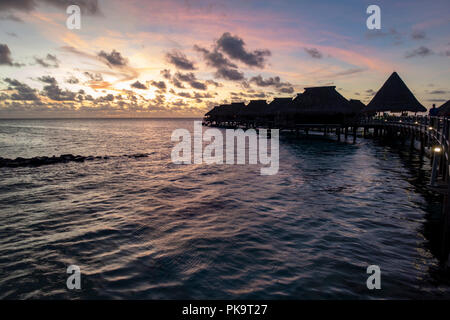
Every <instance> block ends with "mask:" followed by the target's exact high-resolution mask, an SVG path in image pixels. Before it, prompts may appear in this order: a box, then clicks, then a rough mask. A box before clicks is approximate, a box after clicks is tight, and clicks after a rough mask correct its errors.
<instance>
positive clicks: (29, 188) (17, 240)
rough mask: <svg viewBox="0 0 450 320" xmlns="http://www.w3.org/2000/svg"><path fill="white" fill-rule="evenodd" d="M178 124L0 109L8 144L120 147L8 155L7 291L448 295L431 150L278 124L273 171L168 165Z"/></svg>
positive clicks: (0, 247)
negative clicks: (301, 133)
mask: <svg viewBox="0 0 450 320" xmlns="http://www.w3.org/2000/svg"><path fill="white" fill-rule="evenodd" d="M177 128H187V129H189V130H192V128H193V120H164V119H160V120H145V119H144V120H125V119H124V120H81V119H78V120H77V119H74V120H0V157H3V158H16V157H24V158H29V157H34V156H52V155H57V156H58V155H61V154H69V153H70V154H74V155H78V154H79V155H83V156H91V155H92V156H97V155H101V156H104V155H108V156H117V157H110V158H109V159H95V160H92V161H86V162H68V163H59V164H52V165H45V166H40V167H18V168H0V219H1V223H0V298H2V299H5V298H8V299H13V298H20V299H37V298H44V299H48V298H52V299H53V298H56V299H60V298H73V299H93V298H107V299H109V298H114V299H117V298H134V299H183V298H193V299H221V298H225V299H229V298H230V299H244V298H245V299H254V298H256V299H388V298H400V299H410V298H414V299H423V298H425V299H427V298H450V284H449V281H448V277H447V276H446V275H445V274H444V273H443V272H442V271H441V268H440V266H439V262H440V261H439V260H438V259H437V256H438V252H439V249H438V248H437V247H436V243H437V242H439V241H438V240H436V235H435V232H436V230H437V229H438V228H436V225H437V224H438V215H439V210H440V205H439V198H438V197H436V196H433V195H432V194H430V193H429V192H428V191H426V188H425V185H426V183H428V181H429V180H428V179H429V177H428V174H429V173H428V172H429V167H430V162H429V159H427V158H425V159H424V160H421V159H420V157H419V156H418V155H417V154H416V153H410V152H409V150H408V149H407V148H400V147H397V146H392V145H387V144H384V143H381V142H377V141H373V140H368V139H367V140H363V139H358V141H357V143H356V144H354V145H353V144H351V143H350V142H349V143H345V142H336V141H331V140H330V139H324V138H321V137H309V138H300V139H297V138H295V137H293V136H289V135H282V136H281V138H280V170H279V173H278V174H276V175H273V176H261V175H260V170H259V169H260V166H259V165H206V164H199V165H176V164H173V163H172V162H171V160H170V153H171V149H172V147H173V145H174V143H173V142H172V141H171V139H170V136H171V133H172V131H173V130H174V129H177ZM205 129H206V128H205ZM138 153H148V154H149V156H148V157H145V158H137V159H134V158H127V157H123V156H122V155H124V154H138ZM73 264H74V265H78V266H79V267H80V268H81V279H82V280H81V285H82V289H81V290H78V291H70V290H68V289H67V288H66V279H67V277H68V276H69V275H68V274H67V273H66V268H67V267H68V266H69V265H73ZM369 265H378V266H380V268H381V286H382V289H381V290H373V291H371V290H368V289H367V287H366V280H367V277H368V276H369V275H368V274H366V268H367V267H368V266H369Z"/></svg>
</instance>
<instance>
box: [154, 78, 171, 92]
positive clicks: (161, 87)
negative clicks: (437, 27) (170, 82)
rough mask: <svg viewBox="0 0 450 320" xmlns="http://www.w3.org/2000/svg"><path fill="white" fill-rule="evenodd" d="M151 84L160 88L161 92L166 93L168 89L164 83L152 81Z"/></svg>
mask: <svg viewBox="0 0 450 320" xmlns="http://www.w3.org/2000/svg"><path fill="white" fill-rule="evenodd" d="M150 84H151V85H152V86H154V87H156V88H158V89H159V90H162V91H164V92H165V91H166V89H167V86H166V83H165V82H164V81H154V80H152V81H150Z"/></svg>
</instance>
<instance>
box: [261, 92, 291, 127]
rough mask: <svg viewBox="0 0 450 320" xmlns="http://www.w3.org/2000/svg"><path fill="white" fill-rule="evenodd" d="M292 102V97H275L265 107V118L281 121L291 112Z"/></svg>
mask: <svg viewBox="0 0 450 320" xmlns="http://www.w3.org/2000/svg"><path fill="white" fill-rule="evenodd" d="M292 102H293V100H292V98H274V99H273V100H272V102H270V103H269V105H268V106H267V108H265V113H264V117H265V119H266V120H268V121H271V122H274V121H279V120H280V119H282V118H283V117H285V116H286V115H287V114H289V113H290V111H291V109H292Z"/></svg>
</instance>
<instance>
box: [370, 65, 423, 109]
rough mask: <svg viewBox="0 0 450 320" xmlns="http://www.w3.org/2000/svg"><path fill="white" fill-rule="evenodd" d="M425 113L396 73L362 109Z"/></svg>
mask: <svg viewBox="0 0 450 320" xmlns="http://www.w3.org/2000/svg"><path fill="white" fill-rule="evenodd" d="M407 111H409V112H414V113H416V112H426V111H427V109H426V108H425V107H424V106H423V105H422V104H421V103H420V102H419V101H418V100H417V99H416V97H415V96H414V94H413V93H412V92H411V90H409V88H408V87H407V86H406V84H405V83H404V82H403V80H402V79H401V78H400V76H399V75H398V74H397V72H394V73H392V74H391V76H390V77H389V78H388V79H387V80H386V82H385V83H384V84H383V86H382V87H381V89H380V90H378V92H377V93H376V94H375V96H374V97H373V99H372V101H370V102H369V104H368V105H367V107H366V108H365V109H364V112H365V113H373V112H393V113H394V112H407Z"/></svg>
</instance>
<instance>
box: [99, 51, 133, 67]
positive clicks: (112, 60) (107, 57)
mask: <svg viewBox="0 0 450 320" xmlns="http://www.w3.org/2000/svg"><path fill="white" fill-rule="evenodd" d="M98 56H99V57H100V59H102V60H103V61H104V62H105V63H106V64H107V65H108V66H109V67H110V68H112V67H125V66H126V65H127V64H128V60H127V59H126V58H124V57H123V56H122V54H121V53H120V52H118V51H116V50H115V49H113V51H111V53H107V52H105V51H103V50H102V51H100V52H99V53H98Z"/></svg>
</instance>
